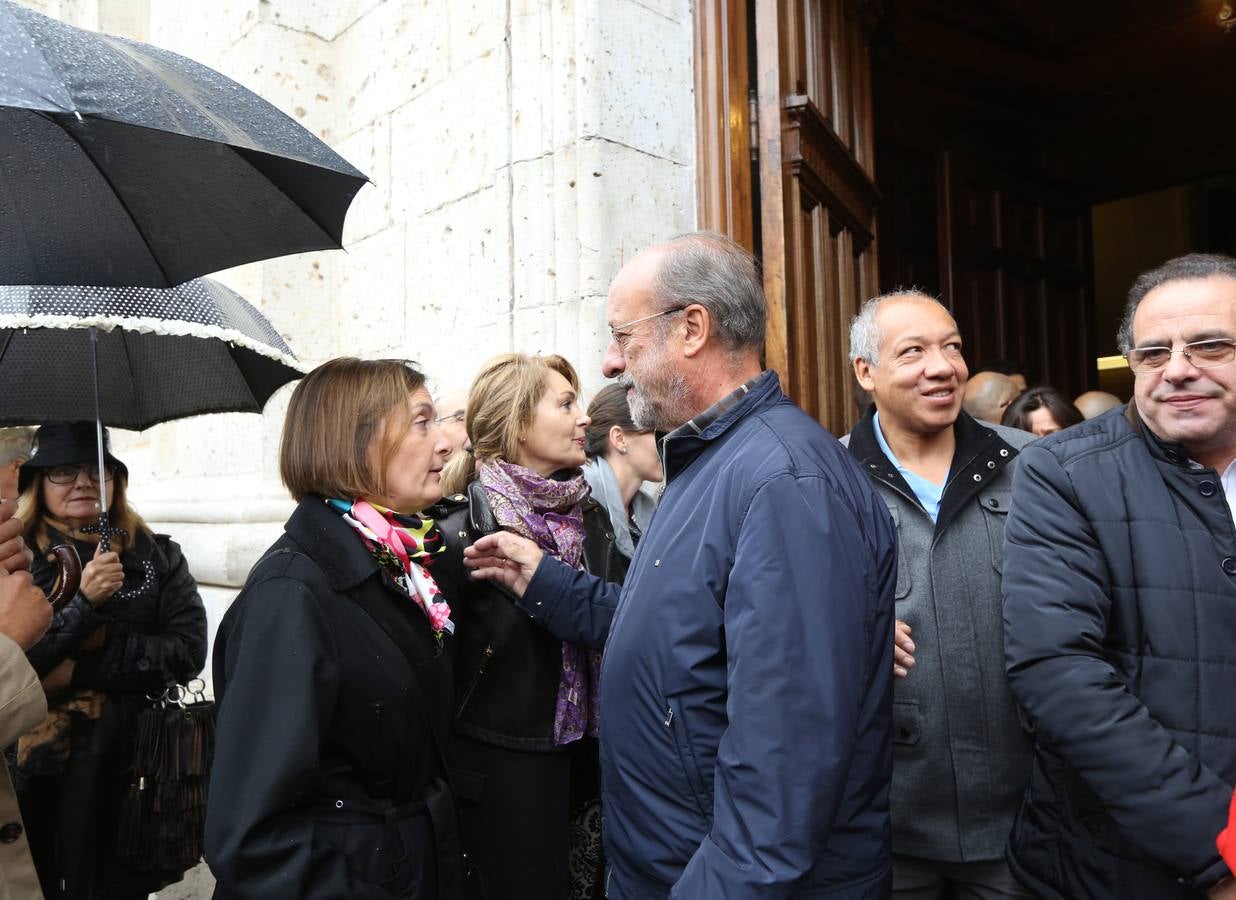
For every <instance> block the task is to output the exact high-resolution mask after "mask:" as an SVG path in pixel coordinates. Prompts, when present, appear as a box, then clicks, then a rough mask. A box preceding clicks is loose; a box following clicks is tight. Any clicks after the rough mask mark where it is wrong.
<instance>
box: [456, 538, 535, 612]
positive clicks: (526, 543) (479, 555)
mask: <svg viewBox="0 0 1236 900" xmlns="http://www.w3.org/2000/svg"><path fill="white" fill-rule="evenodd" d="M544 555H545V554H543V553H542V552H541V548H540V547H538V546H537V545H536V544H534V543H533V542H532V541H530V540H528V539H527V538H524V537H520V536H519V535H517V534H511V533H510V532H509V531H496V532H494V533H493V534H487V535H485V536H484V537H483V538H480V539H478V540H477V542H476V543H475V544H473V545H472V546H471V547H465V548H464V565H465V566H467V567H468V568H469V569H471V570H472V577H473V578H489V579H491V580H493V581H496V582H498V583H499V584H501V585H503V586H504V587H507V588H510V589H511V590H512V591H514V592H515V595H516V596H517V597H522V596H523V595H524V591H526V590H527V589H528V582H529V581H531V580H532V576H533V574H535V573H536V567H537V566H539V565H540V564H541V557H542V556H544Z"/></svg>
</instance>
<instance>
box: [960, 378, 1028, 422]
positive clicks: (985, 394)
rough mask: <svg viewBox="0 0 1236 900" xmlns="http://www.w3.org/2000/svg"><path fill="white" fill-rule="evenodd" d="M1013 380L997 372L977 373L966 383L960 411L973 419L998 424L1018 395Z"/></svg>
mask: <svg viewBox="0 0 1236 900" xmlns="http://www.w3.org/2000/svg"><path fill="white" fill-rule="evenodd" d="M1018 393H1019V392H1018V390H1017V385H1016V384H1015V383H1014V382H1013V379H1011V378H1009V377H1008V376H1007V375H1001V374H1000V373H999V372H979V373H978V374H976V375H974V376H972V377H971V378H970V380H969V381H967V382H966V395H965V398H964V399H963V400H962V401H961V406H962V409H964V410H965V411H966V413H967V414H968V415H970V416H972V417H974V418H975V419H982V420H983V421H984V422H999V421H1000V419H1001V418H1002V417H1003V416H1004V411H1005V410H1006V409H1008V406H1009V404H1010V403H1012V402H1013V399H1014V398H1015V397H1016V396H1017V394H1018Z"/></svg>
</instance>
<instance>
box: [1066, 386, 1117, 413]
mask: <svg viewBox="0 0 1236 900" xmlns="http://www.w3.org/2000/svg"><path fill="white" fill-rule="evenodd" d="M1073 405H1074V406H1076V407H1077V411H1078V412H1080V413H1081V414H1082V415H1083V416H1085V417H1086V418H1087V419H1093V418H1095V417H1097V416H1101V415H1103V413H1105V412H1107V411H1108V410H1109V409H1115V408H1116V407H1117V406H1123V405H1124V401H1123V400H1121V399H1120V398H1119V397H1117V396H1116V395H1115V394H1109V393H1107V391H1086V392H1085V393H1084V394H1078V396H1077V399H1076V400H1074V401H1073Z"/></svg>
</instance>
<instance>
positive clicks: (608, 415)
mask: <svg viewBox="0 0 1236 900" xmlns="http://www.w3.org/2000/svg"><path fill="white" fill-rule="evenodd" d="M588 418H590V419H591V420H592V424H590V425H589V426H588V432H587V435H588V443H587V445H586V446H585V448H584V450H585V452H586V453H587V455H588V464H587V465H585V466H584V477H585V478H587V479H588V486H589V487H591V488H592V496H593V498H594V499H595V500H596V501H597V502H598V503H600V504H601V505H602V506H603V507H605V511H606V512H607V513H609V520H610V523H611V524H612V525H613V526H614V543H615V544H617V546H618V552H619V553H621V554H622V555H623V556H625V557H626V558H627V559H630V558H631V557H632V556H634V555H635V543H636V541H638V540H639V536H640V535H641V534H642V533H643V531H644V529H645V528H647V527H648V522H649V520H650V519H651V518H652V513H653V511H654V510H655V509H656V507H657V503H656V501H655V500H653V499H652V498H651V497H649V496H648V495H647V494H646V493H644V491H643V490H642V489H641V488H642V486H643V484H644V482H646V481H655V482H659V481H661V479H662V478H663V477H664V476H663V474H662V471H661V457H660V456H658V455H657V436H656V433H655V432H653V431H650V430H648V429H645V428H636V427H635V423H634V422H633V421H631V406H630V404H629V403H628V402H627V391H626V389H625V388H624V387H622V385H618V384H609V385H606V386H605V387H603V388H601V390H600V391H598V392H597V395H596V396H595V397H593V398H592V402H591V403H589V404H588Z"/></svg>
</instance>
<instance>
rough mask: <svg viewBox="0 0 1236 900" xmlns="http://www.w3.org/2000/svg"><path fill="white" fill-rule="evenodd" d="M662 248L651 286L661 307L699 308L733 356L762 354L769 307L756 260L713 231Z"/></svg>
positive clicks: (681, 238)
mask: <svg viewBox="0 0 1236 900" xmlns="http://www.w3.org/2000/svg"><path fill="white" fill-rule="evenodd" d="M661 246H662V248H663V249H664V251H665V252H664V255H663V256H662V258H661V263H660V265H659V266H658V267H657V274H656V277H655V278H654V279H653V283H652V293H653V296H654V297H655V298H656V302H657V304H658V305H659V306H660V307H661V308H662V309H673V308H675V307H682V306H687V305H689V304H692V303H698V304H700V305H701V306H703V307H704V308H705V309H706V310H708V314H709V316H710V317H711V318H712V322H713V329H714V332H715V334H716V335H717V337H718V338H719V339H720V340H721V342H722V343H723V344H725V346H726V347H728V348H729V349H730V351H731V352H736V351H740V350H749V349H754V350H757V351H758V350H762V349H763V347H764V324H765V319H766V318H767V317H768V307H767V304H766V303H765V300H764V282H763V279H762V278H761V276H760V270H759V265H758V264H757V263H756V261H755V257H754V256H752V255H751V254H750V253H749V252H748V251H747V250H746V249H745V248H744V247H742V246H741V245H739V244H737V243H735V242H734V241H733V240H731V239H730V238H728V237H726V236H725V235H723V234H719V233H717V232H715V231H695V232H691V233H690V234H679V235H675V236H674V237H672V238H670V239H669V240H668V241H666V242H665V243H664V244H662V245H661ZM666 318H668V317H666ZM666 327H668V325H662V333H664V331H663V329H664V328H666Z"/></svg>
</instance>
